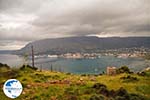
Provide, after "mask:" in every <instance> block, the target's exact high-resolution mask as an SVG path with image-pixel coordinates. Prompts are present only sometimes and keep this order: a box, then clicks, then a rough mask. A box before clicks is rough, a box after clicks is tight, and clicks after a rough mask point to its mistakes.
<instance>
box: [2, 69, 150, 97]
mask: <svg viewBox="0 0 150 100" xmlns="http://www.w3.org/2000/svg"><path fill="white" fill-rule="evenodd" d="M149 76H150V72H149V71H147V72H144V74H140V75H138V74H126V73H123V74H118V75H115V76H108V75H74V74H71V73H61V72H50V71H38V70H35V69H32V68H30V67H22V68H20V69H10V68H8V67H0V87H1V90H0V99H1V100H10V99H9V98H7V97H6V96H5V94H4V93H3V91H2V87H3V84H4V82H5V81H6V80H7V79H10V78H16V79H18V80H19V81H20V82H21V83H22V85H23V92H22V94H21V95H20V96H19V97H18V98H16V99H15V100H150V78H149Z"/></svg>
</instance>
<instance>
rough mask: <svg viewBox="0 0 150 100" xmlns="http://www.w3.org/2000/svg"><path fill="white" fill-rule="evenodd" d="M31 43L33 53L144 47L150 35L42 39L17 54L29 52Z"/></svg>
mask: <svg viewBox="0 0 150 100" xmlns="http://www.w3.org/2000/svg"><path fill="white" fill-rule="evenodd" d="M32 45H33V47H34V51H35V54H46V53H49V54H62V53H68V52H97V51H99V50H108V49H120V48H133V47H137V48H139V47H145V48H150V37H108V38H98V37H94V36H90V37H67V38H56V39H43V40H38V41H34V42H31V43H29V44H27V45H26V46H25V47H23V48H22V49H20V50H18V51H16V53H17V54H25V53H29V52H31V46H32Z"/></svg>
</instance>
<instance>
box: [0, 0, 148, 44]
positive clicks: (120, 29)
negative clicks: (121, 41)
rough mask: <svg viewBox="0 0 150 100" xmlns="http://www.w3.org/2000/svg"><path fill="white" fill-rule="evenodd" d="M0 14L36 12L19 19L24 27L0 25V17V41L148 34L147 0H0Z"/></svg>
mask: <svg viewBox="0 0 150 100" xmlns="http://www.w3.org/2000/svg"><path fill="white" fill-rule="evenodd" d="M1 14H4V15H6V16H12V15H14V14H21V15H22V16H24V17H23V18H26V16H27V15H31V16H32V15H34V16H36V18H35V19H34V20H32V21H23V23H24V24H25V25H26V24H27V26H28V27H27V28H24V26H22V27H18V28H15V29H3V28H2V27H3V24H2V23H1V22H3V20H0V40H1V42H2V41H4V42H5V40H10V41H15V40H17V41H20V42H21V41H25V42H23V43H26V42H28V41H34V40H38V39H43V38H57V37H68V36H87V35H109V36H150V0H80V1H77V0H0V15H1ZM11 20H12V22H14V23H18V22H17V21H16V20H14V21H13V19H11ZM21 20H22V18H21ZM8 22H9V21H5V23H8ZM16 43H19V42H16ZM0 45H1V44H0Z"/></svg>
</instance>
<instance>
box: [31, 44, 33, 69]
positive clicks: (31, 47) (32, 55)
mask: <svg viewBox="0 0 150 100" xmlns="http://www.w3.org/2000/svg"><path fill="white" fill-rule="evenodd" d="M31 49H32V67H34V50H33V45H32V46H31Z"/></svg>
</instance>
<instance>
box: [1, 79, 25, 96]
mask: <svg viewBox="0 0 150 100" xmlns="http://www.w3.org/2000/svg"><path fill="white" fill-rule="evenodd" d="M22 90H23V88H22V85H21V83H20V82H19V81H18V80H16V79H9V80H7V81H6V82H5V84H4V86H3V91H4V93H5V95H6V96H7V97H9V98H17V97H18V96H19V95H20V94H21V92H22Z"/></svg>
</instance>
